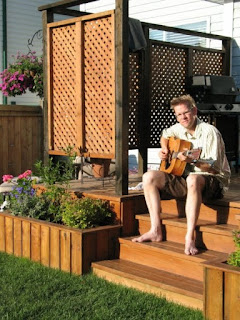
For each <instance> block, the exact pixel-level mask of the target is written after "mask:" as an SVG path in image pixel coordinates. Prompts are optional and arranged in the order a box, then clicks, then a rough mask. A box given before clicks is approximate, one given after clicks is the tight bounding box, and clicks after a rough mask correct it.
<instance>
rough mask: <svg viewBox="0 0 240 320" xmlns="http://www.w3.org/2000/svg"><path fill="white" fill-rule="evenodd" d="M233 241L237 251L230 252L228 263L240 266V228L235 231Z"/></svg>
mask: <svg viewBox="0 0 240 320" xmlns="http://www.w3.org/2000/svg"><path fill="white" fill-rule="evenodd" d="M233 241H234V243H235V246H236V251H235V252H232V253H231V254H230V256H229V258H228V261H227V263H228V264H230V265H232V266H235V267H240V230H235V231H233Z"/></svg>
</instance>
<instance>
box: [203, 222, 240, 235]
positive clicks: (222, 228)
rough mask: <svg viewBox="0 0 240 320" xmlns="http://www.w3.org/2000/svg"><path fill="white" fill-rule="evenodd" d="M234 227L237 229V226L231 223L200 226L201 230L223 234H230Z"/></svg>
mask: <svg viewBox="0 0 240 320" xmlns="http://www.w3.org/2000/svg"><path fill="white" fill-rule="evenodd" d="M235 229H237V227H236V226H235V225H233V224H215V225H213V226H211V225H205V226H201V227H200V230H201V231H208V232H211V233H216V234H225V235H232V231H233V230H235Z"/></svg>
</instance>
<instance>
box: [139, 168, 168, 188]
mask: <svg viewBox="0 0 240 320" xmlns="http://www.w3.org/2000/svg"><path fill="white" fill-rule="evenodd" d="M142 181H143V184H144V185H159V184H161V182H163V181H164V174H163V172H161V171H154V170H153V171H148V172H145V173H144V174H143V179H142Z"/></svg>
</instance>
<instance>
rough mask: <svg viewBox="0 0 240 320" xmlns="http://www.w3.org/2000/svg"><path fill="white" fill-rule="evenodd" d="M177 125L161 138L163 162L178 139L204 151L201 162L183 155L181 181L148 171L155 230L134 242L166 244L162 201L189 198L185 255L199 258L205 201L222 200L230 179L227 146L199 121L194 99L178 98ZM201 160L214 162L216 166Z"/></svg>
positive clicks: (145, 179)
mask: <svg viewBox="0 0 240 320" xmlns="http://www.w3.org/2000/svg"><path fill="white" fill-rule="evenodd" d="M171 108H172V109H173V111H174V113H175V116H176V119H177V121H178V123H177V124H175V125H173V126H171V127H170V128H167V129H164V130H163V133H162V136H161V140H160V142H161V150H160V152H159V157H160V159H161V160H166V159H167V158H168V154H169V150H168V140H169V138H170V137H172V136H173V137H176V138H179V139H182V140H186V141H190V142H191V145H192V148H194V149H195V148H201V149H202V151H201V155H200V160H198V161H197V162H195V161H193V160H192V158H191V156H186V155H184V152H180V153H179V154H178V155H177V157H178V159H180V160H181V161H186V162H187V164H186V168H185V171H184V173H183V175H182V176H181V177H179V176H174V175H172V174H167V173H165V172H162V171H148V172H146V173H145V174H144V175H143V188H144V195H145V200H146V203H147V206H148V210H149V214H150V218H151V228H150V230H149V231H148V232H146V233H145V234H143V235H141V236H140V237H138V238H134V239H133V241H134V242H144V241H162V230H161V220H160V213H161V198H162V199H164V198H165V197H167V199H169V198H179V199H182V198H186V207H185V211H186V218H187V232H186V236H185V253H186V254H187V255H195V254H197V252H198V250H197V248H196V246H195V227H196V223H197V219H198V216H199V212H200V206H201V203H202V200H203V199H218V198H222V196H223V192H224V191H225V190H227V187H228V184H229V179H230V174H231V171H230V168H229V164H228V161H227V158H226V155H225V146H224V142H223V139H222V136H221V134H220V132H219V131H218V130H217V129H216V128H215V127H214V126H212V125H210V124H208V123H205V122H202V121H200V120H199V118H198V117H197V107H196V104H195V101H194V100H193V98H192V97H191V96H190V95H184V96H181V97H179V98H174V99H173V100H172V101H171ZM201 160H213V161H211V163H212V164H209V163H207V162H201Z"/></svg>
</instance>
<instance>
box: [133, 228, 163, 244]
mask: <svg viewBox="0 0 240 320" xmlns="http://www.w3.org/2000/svg"><path fill="white" fill-rule="evenodd" d="M132 241H133V242H147V241H156V242H160V241H162V234H161V233H159V232H153V231H148V232H146V233H144V234H143V235H141V236H140V237H138V238H133V239H132Z"/></svg>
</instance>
